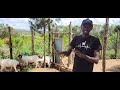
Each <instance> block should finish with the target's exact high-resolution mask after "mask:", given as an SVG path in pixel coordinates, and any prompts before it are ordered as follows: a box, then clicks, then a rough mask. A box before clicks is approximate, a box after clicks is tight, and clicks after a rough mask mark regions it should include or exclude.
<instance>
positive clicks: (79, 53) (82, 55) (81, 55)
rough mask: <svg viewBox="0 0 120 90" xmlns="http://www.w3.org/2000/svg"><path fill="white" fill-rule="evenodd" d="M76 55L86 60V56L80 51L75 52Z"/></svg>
mask: <svg viewBox="0 0 120 90" xmlns="http://www.w3.org/2000/svg"><path fill="white" fill-rule="evenodd" d="M74 52H75V54H77V55H78V56H79V57H80V58H84V57H85V55H84V54H82V53H81V52H79V51H78V50H74Z"/></svg>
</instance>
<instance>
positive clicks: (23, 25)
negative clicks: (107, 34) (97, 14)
mask: <svg viewBox="0 0 120 90" xmlns="http://www.w3.org/2000/svg"><path fill="white" fill-rule="evenodd" d="M83 19H85V18H63V19H61V21H60V22H59V23H58V25H69V23H70V22H72V25H80V24H81V22H82V20H83ZM90 19H91V20H93V23H94V24H104V23H105V18H90ZM109 22H110V24H120V18H110V21H109ZM0 24H8V25H10V26H12V27H13V28H17V29H26V30H29V24H28V18H0Z"/></svg>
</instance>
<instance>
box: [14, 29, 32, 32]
mask: <svg viewBox="0 0 120 90" xmlns="http://www.w3.org/2000/svg"><path fill="white" fill-rule="evenodd" d="M14 30H15V31H18V32H30V30H25V29H14Z"/></svg>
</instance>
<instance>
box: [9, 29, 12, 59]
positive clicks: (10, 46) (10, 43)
mask: <svg viewBox="0 0 120 90" xmlns="http://www.w3.org/2000/svg"><path fill="white" fill-rule="evenodd" d="M8 30H9V48H10V59H13V55H12V40H11V28H10V27H8Z"/></svg>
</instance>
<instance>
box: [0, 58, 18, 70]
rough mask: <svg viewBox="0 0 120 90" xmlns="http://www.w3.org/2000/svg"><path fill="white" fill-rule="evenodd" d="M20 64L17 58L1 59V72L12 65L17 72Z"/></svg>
mask: <svg viewBox="0 0 120 90" xmlns="http://www.w3.org/2000/svg"><path fill="white" fill-rule="evenodd" d="M18 64H19V62H18V61H17V60H12V59H3V60H0V65H1V72H2V71H3V69H4V68H6V67H11V68H12V67H13V68H14V69H15V72H18V71H17V69H16V67H17V65H18Z"/></svg>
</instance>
